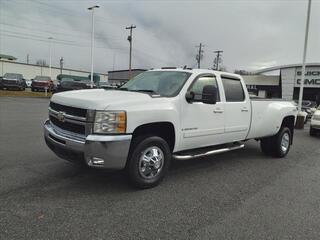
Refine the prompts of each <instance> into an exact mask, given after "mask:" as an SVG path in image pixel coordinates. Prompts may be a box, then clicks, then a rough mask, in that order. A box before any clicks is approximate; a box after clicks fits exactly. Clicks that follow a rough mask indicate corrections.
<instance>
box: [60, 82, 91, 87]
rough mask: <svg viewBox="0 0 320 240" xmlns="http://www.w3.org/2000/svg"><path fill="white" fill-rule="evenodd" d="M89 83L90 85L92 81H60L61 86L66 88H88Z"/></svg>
mask: <svg viewBox="0 0 320 240" xmlns="http://www.w3.org/2000/svg"><path fill="white" fill-rule="evenodd" d="M88 85H90V82H89V83H88V82H87V81H71V80H70V81H62V82H60V86H61V87H64V88H70V89H72V88H75V89H76V88H79V89H82V88H86V87H87V86H88Z"/></svg>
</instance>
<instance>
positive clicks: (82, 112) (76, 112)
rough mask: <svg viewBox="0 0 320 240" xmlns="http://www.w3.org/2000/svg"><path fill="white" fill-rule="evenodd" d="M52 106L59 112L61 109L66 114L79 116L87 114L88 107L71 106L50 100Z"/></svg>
mask: <svg viewBox="0 0 320 240" xmlns="http://www.w3.org/2000/svg"><path fill="white" fill-rule="evenodd" d="M50 108H51V109H53V110H55V111H57V112H60V111H61V112H64V113H66V114H69V115H73V116H77V117H86V116H87V109H83V108H76V107H69V106H65V105H61V104H58V103H54V102H50Z"/></svg>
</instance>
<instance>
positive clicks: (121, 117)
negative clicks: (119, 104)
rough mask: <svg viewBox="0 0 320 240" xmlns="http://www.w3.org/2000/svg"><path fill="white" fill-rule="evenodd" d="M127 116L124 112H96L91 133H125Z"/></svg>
mask: <svg viewBox="0 0 320 240" xmlns="http://www.w3.org/2000/svg"><path fill="white" fill-rule="evenodd" d="M126 125H127V116H126V112H125V111H114V112H113V111H96V114H95V118H94V124H93V132H94V133H107V134H119V133H125V132H126Z"/></svg>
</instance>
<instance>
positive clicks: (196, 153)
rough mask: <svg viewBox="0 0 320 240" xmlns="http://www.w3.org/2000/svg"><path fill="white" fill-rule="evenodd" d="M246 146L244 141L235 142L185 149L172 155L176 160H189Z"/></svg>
mask: <svg viewBox="0 0 320 240" xmlns="http://www.w3.org/2000/svg"><path fill="white" fill-rule="evenodd" d="M242 148H244V144H243V143H235V144H232V145H231V146H227V145H223V146H219V147H218V148H217V147H215V148H211V149H210V148H203V149H195V150H189V151H183V152H180V153H176V154H173V155H172V157H173V158H174V159H176V160H189V159H193V158H198V157H205V156H210V155H214V154H219V153H224V152H230V151H234V150H238V149H242Z"/></svg>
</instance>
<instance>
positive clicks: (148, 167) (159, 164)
mask: <svg viewBox="0 0 320 240" xmlns="http://www.w3.org/2000/svg"><path fill="white" fill-rule="evenodd" d="M163 163H164V154H163V151H162V150H161V149H160V148H159V147H156V146H152V147H149V148H147V149H146V150H144V151H143V152H142V153H141V155H140V159H139V173H140V175H141V176H142V177H143V178H146V179H152V178H154V177H156V176H158V175H159V174H160V172H161V170H162V168H163Z"/></svg>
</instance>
